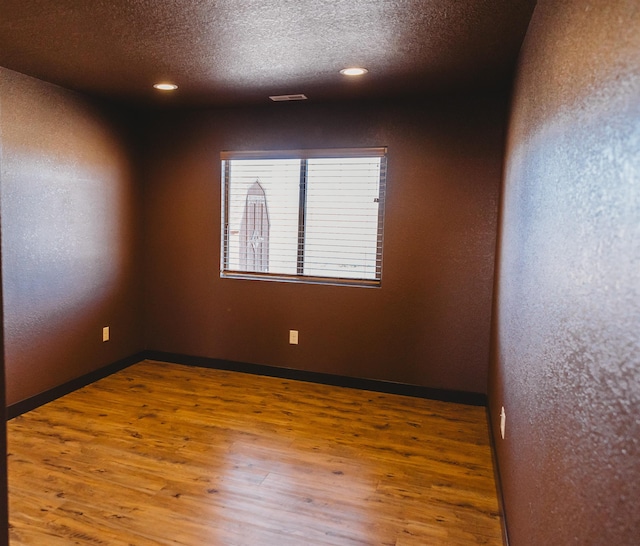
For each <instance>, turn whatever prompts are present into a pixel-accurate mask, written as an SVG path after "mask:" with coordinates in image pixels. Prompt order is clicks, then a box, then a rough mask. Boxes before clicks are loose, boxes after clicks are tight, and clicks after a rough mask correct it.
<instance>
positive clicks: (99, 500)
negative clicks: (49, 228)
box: [8, 361, 502, 546]
mask: <svg viewBox="0 0 640 546" xmlns="http://www.w3.org/2000/svg"><path fill="white" fill-rule="evenodd" d="M8 444H9V458H8V465H9V501H10V536H11V544H12V546H19V545H47V546H49V545H50V546H58V545H63V544H64V545H67V544H77V545H90V544H91V545H109V546H121V545H124V546H129V545H135V546H147V545H173V546H175V545H183V546H200V545H224V546H227V545H239V546H243V545H251V546H254V545H256V546H270V545H278V546H288V545H293V546H297V545H318V546H320V545H325V546H356V545H388V546H402V545H404V546H414V545H417V544H421V545H425V544H429V545H431V544H432V545H447V546H458V545H467V544H470V545H471V544H486V545H501V544H502V538H501V529H500V520H499V515H498V504H497V498H496V491H495V486H494V479H493V469H492V464H491V453H490V447H489V438H488V431H487V425H486V420H485V412H484V409H483V408H479V407H474V406H464V405H459V404H450V403H445V402H438V401H430V400H423V399H419V398H410V397H403V396H397V395H391V394H381V393H374V392H368V391H361V390H354V389H346V388H341V387H333V386H326V385H318V384H313V383H305V382H297V381H292V380H284V379H280V378H274V377H262V376H253V375H248V374H241V373H237V372H229V371H221V370H210V369H204V368H193V367H186V366H180V365H175V364H166V363H161V362H155V361H144V362H141V363H139V364H136V365H134V366H131V367H129V368H127V369H125V370H122V371H120V372H118V373H116V374H114V375H111V376H109V377H107V378H104V379H102V380H100V381H98V382H96V383H93V384H92V385H89V386H87V387H84V388H83V389H80V390H78V391H76V392H73V393H71V394H69V395H67V396H65V397H62V398H60V399H58V400H56V401H54V402H51V403H49V404H47V405H45V406H42V407H41V408H38V409H36V410H33V411H31V412H29V413H26V414H24V415H22V416H20V417H17V418H15V419H13V420H12V421H10V422H9V423H8Z"/></svg>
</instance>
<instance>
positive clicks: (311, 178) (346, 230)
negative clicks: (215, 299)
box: [221, 150, 386, 284]
mask: <svg viewBox="0 0 640 546" xmlns="http://www.w3.org/2000/svg"><path fill="white" fill-rule="evenodd" d="M357 151H358V150H354V151H352V152H351V154H350V155H348V156H346V157H320V156H319V155H320V154H319V151H315V153H314V155H313V157H309V158H306V157H300V158H295V159H286V158H285V159H277V158H275V159H270V158H268V157H263V156H264V154H265V153H261V154H259V155H260V156H261V157H259V158H255V159H252V158H247V155H250V153H249V152H243V153H242V155H243V157H242V158H241V159H234V158H233V157H231V158H229V159H223V162H222V164H223V215H222V219H223V226H222V227H223V241H222V245H223V248H222V257H221V260H222V265H221V273H222V275H223V276H246V274H252V275H255V274H260V275H263V274H264V275H266V276H278V275H279V276H291V277H295V278H300V279H301V280H304V279H305V277H306V278H311V277H313V278H322V279H353V280H362V281H376V284H379V281H380V278H381V265H382V218H383V214H382V212H383V210H382V209H383V205H384V189H385V174H386V173H385V168H384V165H385V161H384V160H385V157H384V155H383V154H377V155H376V154H372V153H371V152H369V153H368V154H363V156H361V157H359V156H357V155H356V152H357ZM257 155H258V153H257ZM274 155H283V152H280V153H278V154H274Z"/></svg>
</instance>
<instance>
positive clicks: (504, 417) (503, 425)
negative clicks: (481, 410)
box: [500, 406, 507, 440]
mask: <svg viewBox="0 0 640 546" xmlns="http://www.w3.org/2000/svg"><path fill="white" fill-rule="evenodd" d="M506 426H507V414H506V412H505V411H504V406H502V409H501V410H500V436H501V437H502V439H503V440H504V431H505V428H506Z"/></svg>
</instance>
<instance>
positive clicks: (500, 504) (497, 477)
mask: <svg viewBox="0 0 640 546" xmlns="http://www.w3.org/2000/svg"><path fill="white" fill-rule="evenodd" d="M487 423H488V424H489V443H490V444H491V460H492V461H493V476H494V479H495V482H496V493H497V494H498V509H499V510H500V524H501V527H502V543H503V544H504V546H509V532H508V528H507V514H506V512H505V505H504V495H503V494H502V480H501V478H500V467H499V466H498V451H497V450H496V443H495V436H494V435H493V419H492V416H491V409H490V407H489V405H488V404H487Z"/></svg>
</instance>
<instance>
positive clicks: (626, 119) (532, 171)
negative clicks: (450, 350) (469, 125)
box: [490, 0, 640, 546]
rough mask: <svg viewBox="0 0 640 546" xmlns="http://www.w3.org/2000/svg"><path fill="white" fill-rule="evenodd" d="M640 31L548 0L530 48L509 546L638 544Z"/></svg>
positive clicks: (525, 80) (569, 0)
mask: <svg viewBox="0 0 640 546" xmlns="http://www.w3.org/2000/svg"><path fill="white" fill-rule="evenodd" d="M639 29H640V8H639V6H638V3H637V2H636V1H615V2H611V1H610V0H594V1H591V2H584V1H583V0H566V1H564V2H557V1H555V0H541V1H539V2H538V5H537V8H536V11H535V13H534V16H533V19H532V22H531V25H530V28H529V33H528V35H527V39H526V41H525V44H524V48H523V52H522V57H521V61H520V68H519V76H518V78H517V85H516V92H515V98H514V102H513V111H512V117H511V122H510V129H509V138H508V148H507V160H506V177H505V188H504V199H503V212H502V227H501V236H500V255H501V258H500V263H499V268H498V284H497V302H498V305H497V319H496V332H495V344H496V345H495V360H494V365H493V366H492V369H491V372H490V400H491V414H492V422H493V427H494V432H495V433H496V438H495V441H496V444H497V448H498V456H499V465H500V472H501V476H502V481H503V489H504V495H505V504H506V516H507V523H508V529H509V534H510V539H511V545H512V546H522V545H540V546H547V545H550V544H562V545H565V544H576V545H578V544H579V545H587V544H589V545H606V544H616V545H627V546H631V545H632V544H633V545H635V544H638V541H639V540H640V32H639ZM503 404H504V406H505V408H506V413H507V419H506V438H505V440H501V439H500V436H499V434H497V430H498V423H499V412H500V407H501V405H503Z"/></svg>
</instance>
